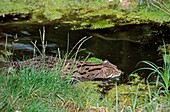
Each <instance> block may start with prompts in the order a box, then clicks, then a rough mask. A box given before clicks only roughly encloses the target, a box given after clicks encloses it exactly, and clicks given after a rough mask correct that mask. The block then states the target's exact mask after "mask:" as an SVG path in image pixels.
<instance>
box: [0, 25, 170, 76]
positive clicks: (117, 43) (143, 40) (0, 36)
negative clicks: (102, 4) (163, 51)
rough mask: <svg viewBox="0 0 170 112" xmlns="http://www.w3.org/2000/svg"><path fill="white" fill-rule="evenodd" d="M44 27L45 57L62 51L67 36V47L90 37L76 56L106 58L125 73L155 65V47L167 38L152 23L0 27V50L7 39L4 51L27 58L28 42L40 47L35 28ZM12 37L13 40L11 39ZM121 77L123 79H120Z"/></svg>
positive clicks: (165, 31)
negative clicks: (97, 26) (138, 66)
mask: <svg viewBox="0 0 170 112" xmlns="http://www.w3.org/2000/svg"><path fill="white" fill-rule="evenodd" d="M43 26H45V29H46V40H47V41H48V47H47V54H49V55H54V54H55V53H56V52H57V48H60V50H61V51H63V52H66V48H67V38H68V35H69V43H70V48H72V47H73V46H74V45H75V44H76V43H77V42H78V41H79V40H80V39H81V38H83V37H85V36H91V35H92V36H93V37H92V38H91V39H89V40H88V41H86V42H85V43H84V44H83V46H82V47H81V48H82V49H85V50H84V51H82V52H81V53H80V54H79V56H80V57H86V56H87V55H88V54H89V53H90V54H91V56H93V57H97V58H101V59H103V60H105V59H107V60H109V61H110V62H112V63H113V64H115V65H117V66H118V68H120V69H121V70H122V71H123V72H124V73H125V75H124V77H126V74H129V73H131V72H133V71H134V70H135V69H136V64H137V63H138V62H139V61H142V60H150V61H153V62H155V63H159V61H158V60H159V59H160V56H159V55H158V54H159V52H158V51H157V48H158V46H159V45H162V38H164V39H165V40H166V38H169V31H170V29H169V28H168V27H166V26H159V25H155V24H141V25H127V26H117V27H114V28H107V29H98V30H87V29H84V30H70V28H71V27H72V26H69V25H68V24H62V25H61V24H59V23H46V24H26V23H23V24H1V25H0V50H4V46H5V44H4V43H5V37H6V36H7V37H8V44H7V48H8V49H14V50H15V52H14V59H15V58H19V57H20V58H21V59H22V58H23V56H22V55H27V56H29V57H31V56H32V55H33V49H34V47H33V45H32V44H31V41H33V42H34V41H35V40H37V41H38V42H37V45H38V47H41V42H40V38H39V29H42V27H43ZM14 37H17V38H15V39H14ZM124 77H123V78H124Z"/></svg>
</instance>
